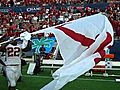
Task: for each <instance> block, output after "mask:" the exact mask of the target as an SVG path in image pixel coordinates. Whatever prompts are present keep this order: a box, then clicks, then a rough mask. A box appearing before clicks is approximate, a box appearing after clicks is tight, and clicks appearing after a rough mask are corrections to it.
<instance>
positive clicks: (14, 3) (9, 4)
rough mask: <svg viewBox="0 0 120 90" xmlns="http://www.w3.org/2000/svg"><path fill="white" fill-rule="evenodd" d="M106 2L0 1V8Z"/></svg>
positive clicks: (90, 0) (91, 0)
mask: <svg viewBox="0 0 120 90" xmlns="http://www.w3.org/2000/svg"><path fill="white" fill-rule="evenodd" d="M101 1H102V2H107V1H109V0H1V1H0V3H1V4H0V6H2V7H13V6H29V5H30V6H34V5H46V4H59V3H61V4H68V3H69V4H77V3H97V2H101Z"/></svg>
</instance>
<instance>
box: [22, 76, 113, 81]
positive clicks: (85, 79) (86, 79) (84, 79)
mask: <svg viewBox="0 0 120 90" xmlns="http://www.w3.org/2000/svg"><path fill="white" fill-rule="evenodd" d="M23 77H33V78H34V77H38V78H39V77H40V78H51V79H52V77H50V76H32V75H31V76H30V75H23ZM77 80H83V81H101V82H115V80H105V79H90V78H89V79H88V78H77Z"/></svg>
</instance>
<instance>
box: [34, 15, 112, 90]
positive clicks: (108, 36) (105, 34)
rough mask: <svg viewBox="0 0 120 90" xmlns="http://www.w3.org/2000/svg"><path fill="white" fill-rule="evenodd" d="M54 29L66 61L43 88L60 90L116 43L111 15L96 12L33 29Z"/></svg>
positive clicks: (52, 30) (48, 30)
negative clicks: (110, 20) (62, 22)
mask: <svg viewBox="0 0 120 90" xmlns="http://www.w3.org/2000/svg"><path fill="white" fill-rule="evenodd" d="M41 32H46V33H49V32H52V33H53V34H54V35H55V37H56V40H57V43H58V45H59V49H60V53H61V55H62V58H63V60H64V65H63V66H62V67H61V68H60V69H58V70H56V71H55V72H54V73H53V75H52V76H53V78H54V80H53V81H51V82H50V83H49V84H47V85H45V86H44V87H43V88H41V89H40V90H59V89H61V88H62V87H63V86H64V85H65V84H67V83H68V82H70V81H73V80H75V79H76V78H77V77H79V76H80V75H82V74H84V73H85V72H86V71H88V70H90V69H91V68H93V67H94V66H95V65H96V64H97V63H98V62H99V61H100V60H101V59H102V58H103V57H104V55H105V50H106V49H107V48H108V47H110V46H112V45H113V28H112V26H111V24H110V22H109V20H108V18H107V17H106V16H104V15H102V14H96V15H92V16H88V17H84V18H80V19H77V20H74V21H72V22H68V23H65V24H63V25H59V26H55V27H50V28H46V29H43V30H39V31H36V32H33V33H32V34H37V33H41Z"/></svg>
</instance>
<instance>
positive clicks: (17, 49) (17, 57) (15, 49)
mask: <svg viewBox="0 0 120 90" xmlns="http://www.w3.org/2000/svg"><path fill="white" fill-rule="evenodd" d="M21 55H22V48H21V45H15V46H14V45H12V44H9V45H8V46H7V47H6V61H5V63H6V65H17V64H21Z"/></svg>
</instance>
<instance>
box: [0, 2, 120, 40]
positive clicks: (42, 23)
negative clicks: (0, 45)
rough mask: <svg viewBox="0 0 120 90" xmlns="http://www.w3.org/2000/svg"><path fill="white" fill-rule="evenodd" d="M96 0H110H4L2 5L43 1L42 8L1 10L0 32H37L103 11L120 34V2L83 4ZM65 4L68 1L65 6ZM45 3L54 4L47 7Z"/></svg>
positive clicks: (116, 32) (10, 34)
mask: <svg viewBox="0 0 120 90" xmlns="http://www.w3.org/2000/svg"><path fill="white" fill-rule="evenodd" d="M97 2H107V0H1V1H0V6H1V7H14V6H35V5H40V10H39V11H38V12H36V13H28V12H20V13H16V12H13V11H9V12H8V13H3V12H0V33H6V35H7V36H13V35H15V36H19V35H20V33H21V32H23V31H28V32H34V31H37V30H40V29H44V28H47V27H51V26H55V25H58V24H61V23H65V22H69V21H71V20H75V19H78V18H81V17H85V16H90V15H93V14H96V13H99V12H101V13H103V14H105V15H106V16H107V17H108V18H109V20H110V21H111V23H112V25H113V28H114V31H115V35H116V36H118V38H119V37H120V5H119V3H114V2H110V3H109V6H107V7H106V8H105V10H103V9H100V8H91V7H84V6H83V5H84V3H97ZM58 4H60V5H61V7H59V8H58V7H57V5H58ZM66 4H69V5H68V6H66V7H64V6H65V5H66ZM73 4H79V8H78V7H75V6H74V5H73ZM46 5H51V6H50V7H49V8H45V6H46ZM62 5H63V6H62ZM50 35H51V34H50ZM41 36H44V34H40V35H39V37H41Z"/></svg>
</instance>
